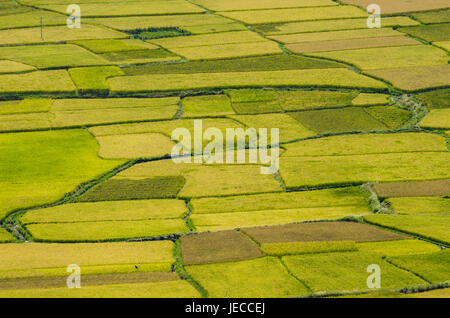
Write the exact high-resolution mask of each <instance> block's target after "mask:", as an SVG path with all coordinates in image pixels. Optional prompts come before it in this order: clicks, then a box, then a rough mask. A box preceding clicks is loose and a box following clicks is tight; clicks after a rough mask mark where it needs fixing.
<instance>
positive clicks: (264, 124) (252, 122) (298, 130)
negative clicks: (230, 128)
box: [228, 114, 315, 144]
mask: <svg viewBox="0 0 450 318" xmlns="http://www.w3.org/2000/svg"><path fill="white" fill-rule="evenodd" d="M228 117H229V118H232V119H235V120H237V121H238V122H241V123H243V124H245V126H247V127H252V128H255V129H256V130H258V129H260V128H267V134H268V136H269V137H268V138H271V129H272V128H278V129H279V138H280V142H286V141H291V140H295V139H298V138H306V137H311V136H314V135H315V133H314V132H313V131H311V130H309V129H308V128H307V127H305V126H304V125H302V124H301V123H299V122H298V121H296V120H295V119H293V118H292V117H290V116H289V115H287V114H258V115H229V116H228ZM268 140H269V139H268ZM270 140H271V139H270ZM268 144H271V141H268Z"/></svg>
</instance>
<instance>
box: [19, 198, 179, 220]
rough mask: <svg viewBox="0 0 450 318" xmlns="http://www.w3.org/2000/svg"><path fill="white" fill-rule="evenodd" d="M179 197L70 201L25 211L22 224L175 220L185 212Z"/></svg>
mask: <svg viewBox="0 0 450 318" xmlns="http://www.w3.org/2000/svg"><path fill="white" fill-rule="evenodd" d="M187 212H188V211H187V208H186V206H185V203H184V201H181V200H133V201H105V202H90V203H71V204H64V205H59V206H55V207H52V208H45V209H39V210H33V211H29V212H27V213H26V214H25V215H24V216H23V217H22V218H21V219H20V222H21V223H22V224H31V223H66V222H67V223H68V222H72V221H75V222H89V221H92V222H94V221H132V220H134V221H136V220H149V219H177V218H182V217H184V216H185V215H186V214H187Z"/></svg>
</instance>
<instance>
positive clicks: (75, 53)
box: [0, 44, 108, 69]
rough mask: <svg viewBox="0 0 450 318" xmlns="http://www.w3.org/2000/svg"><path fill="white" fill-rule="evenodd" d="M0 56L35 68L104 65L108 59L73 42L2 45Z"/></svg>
mask: <svg viewBox="0 0 450 318" xmlns="http://www.w3.org/2000/svg"><path fill="white" fill-rule="evenodd" d="M0 58H4V59H8V60H14V61H16V62H20V63H25V64H28V65H33V66H36V67H37V68H40V69H42V68H56V67H75V66H92V65H106V64H108V61H107V60H105V59H103V58H101V57H99V56H98V55H95V54H93V53H91V52H89V51H87V50H85V49H83V48H81V47H79V46H76V45H73V44H55V45H53V44H49V45H31V46H10V47H3V48H2V49H1V51H0Z"/></svg>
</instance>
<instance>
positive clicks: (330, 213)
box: [190, 206, 370, 232]
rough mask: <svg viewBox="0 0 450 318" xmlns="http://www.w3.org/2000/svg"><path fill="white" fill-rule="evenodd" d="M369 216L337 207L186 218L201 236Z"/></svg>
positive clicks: (365, 210)
mask: <svg viewBox="0 0 450 318" xmlns="http://www.w3.org/2000/svg"><path fill="white" fill-rule="evenodd" d="M244 211H245V210H244ZM369 212H370V211H369V208H368V207H367V206H339V207H317V208H294V209H283V210H279V209H273V210H262V211H247V212H227V213H213V214H196V213H194V214H192V215H191V217H190V218H191V220H192V222H193V224H194V226H195V228H196V229H197V231H199V232H202V231H222V230H231V229H236V228H245V227H255V226H266V225H281V224H290V223H296V222H304V221H317V220H339V219H342V218H344V217H346V216H360V215H365V214H367V213H369Z"/></svg>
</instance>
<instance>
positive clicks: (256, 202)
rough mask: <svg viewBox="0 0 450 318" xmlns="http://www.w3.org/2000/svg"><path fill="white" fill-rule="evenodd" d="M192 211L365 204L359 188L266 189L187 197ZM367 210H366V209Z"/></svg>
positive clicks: (240, 210)
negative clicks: (262, 190)
mask: <svg viewBox="0 0 450 318" xmlns="http://www.w3.org/2000/svg"><path fill="white" fill-rule="evenodd" d="M190 203H191V205H192V210H193V213H194V214H212V213H226V212H245V211H263V210H269V211H270V210H276V209H286V210H287V211H288V210H289V209H297V208H318V207H337V206H344V207H345V206H352V205H353V206H359V207H366V208H368V204H367V200H366V198H365V196H364V193H363V192H362V190H360V189H358V188H356V187H355V188H341V189H326V190H316V191H302V192H288V193H286V192H282V193H265V194H254V195H246V196H231V197H216V198H200V199H192V200H191V201H190ZM367 211H368V210H367Z"/></svg>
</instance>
